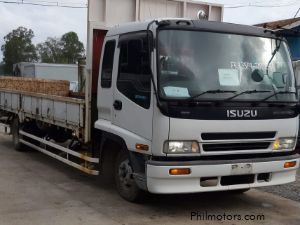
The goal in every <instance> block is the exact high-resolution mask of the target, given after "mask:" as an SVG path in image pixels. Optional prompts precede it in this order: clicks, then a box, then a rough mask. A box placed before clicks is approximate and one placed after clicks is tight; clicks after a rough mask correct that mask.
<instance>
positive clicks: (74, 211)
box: [0, 134, 300, 225]
mask: <svg viewBox="0 0 300 225" xmlns="http://www.w3.org/2000/svg"><path fill="white" fill-rule="evenodd" d="M0 156H1V157H0V225H27V224H28V225H29V224H30V225H43V224H47V225H48V224H49V225H50V224H51V225H69V224H70V225H83V224H86V225H94V224H95V225H96V224H97V225H102V224H103V225H106V224H107V225H114V224H134V225H142V224H143V225H148V224H149V225H150V224H151V225H155V224H164V225H168V224H172V225H176V224H180V225H181V224H185V225H188V224H268V225H269V224H272V225H279V224H289V225H299V224H300V203H299V202H296V201H292V200H289V199H285V198H282V197H279V196H276V195H273V194H269V193H266V192H262V191H258V190H251V191H249V192H247V193H246V194H243V195H230V194H224V193H223V194H214V193H203V194H197V195H171V196H163V195H159V196H158V195H150V196H149V197H148V198H147V199H146V202H145V203H144V204H133V203H128V202H126V201H125V200H123V199H122V198H120V197H119V196H118V194H117V193H116V191H115V189H114V187H113V186H111V185H107V184H103V183H102V182H101V180H99V179H98V178H97V177H91V176H88V175H85V174H83V173H81V172H80V171H77V170H75V169H73V168H70V167H68V166H67V165H64V164H62V163H60V162H58V161H56V160H55V159H52V158H49V157H48V156H45V155H43V154H41V153H39V152H35V151H30V152H26V153H20V152H16V151H14V150H13V148H12V144H11V137H9V136H6V135H2V134H0ZM192 212H194V213H198V215H200V216H201V215H203V217H205V216H204V215H206V214H209V215H214V216H218V218H217V220H208V219H205V218H204V220H197V219H196V218H195V217H194V218H193V220H191V213H192ZM224 213H225V217H224ZM220 215H221V216H220ZM234 215H240V216H241V219H243V220H238V217H235V220H234V219H233V216H234ZM245 215H250V216H251V215H252V218H254V217H255V220H247V221H246V220H245V218H244V216H245ZM260 215H263V217H264V218H263V220H261V219H258V218H257V217H258V216H260ZM260 218H261V217H260ZM198 219H201V218H198ZM202 219H203V218H202ZM218 219H220V220H218Z"/></svg>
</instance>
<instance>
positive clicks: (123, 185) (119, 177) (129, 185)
mask: <svg viewBox="0 0 300 225" xmlns="http://www.w3.org/2000/svg"><path fill="white" fill-rule="evenodd" d="M114 178H115V183H116V188H117V191H118V193H119V195H120V196H121V197H122V198H124V199H125V200H127V201H129V202H141V201H142V200H143V199H144V197H145V192H144V191H142V190H141V189H140V188H139V187H138V186H137V184H136V182H135V180H134V178H133V170H132V167H131V165H130V162H129V158H128V154H127V153H126V152H124V151H121V152H120V153H119V154H118V156H117V159H116V164H115V174H114Z"/></svg>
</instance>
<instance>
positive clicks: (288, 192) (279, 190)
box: [258, 168, 300, 202]
mask: <svg viewBox="0 0 300 225" xmlns="http://www.w3.org/2000/svg"><path fill="white" fill-rule="evenodd" d="M258 189H259V190H262V191H266V192H269V193H273V194H276V195H280V196H282V197H285V198H288V199H291V200H294V201H298V202H300V168H299V169H298V174H297V180H296V182H294V183H290V184H285V185H278V186H272V187H264V188H258Z"/></svg>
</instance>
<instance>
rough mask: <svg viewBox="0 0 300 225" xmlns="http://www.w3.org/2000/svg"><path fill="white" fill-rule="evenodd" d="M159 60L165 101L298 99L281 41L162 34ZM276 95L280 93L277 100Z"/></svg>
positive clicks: (190, 33)
mask: <svg viewBox="0 0 300 225" xmlns="http://www.w3.org/2000/svg"><path fill="white" fill-rule="evenodd" d="M158 60H159V62H158V66H159V69H158V83H159V93H160V97H162V98H164V99H183V98H184V99H193V97H196V99H197V100H208V99H209V100H211V99H218V100H223V99H231V100H232V101H235V100H251V101H259V100H263V99H267V100H266V101H296V98H297V97H296V95H295V92H296V89H295V80H294V75H293V70H292V65H291V61H290V56H289V51H288V48H287V45H286V43H285V41H281V40H279V39H271V38H264V37H254V36H245V35H235V34H224V33H212V32H200V31H186V30H185V31H182V30H161V31H160V32H159V34H158ZM243 92H244V93H243ZM274 93H278V94H275V95H273V96H271V95H272V94H274ZM233 96H234V97H233ZM268 96H271V97H269V98H268Z"/></svg>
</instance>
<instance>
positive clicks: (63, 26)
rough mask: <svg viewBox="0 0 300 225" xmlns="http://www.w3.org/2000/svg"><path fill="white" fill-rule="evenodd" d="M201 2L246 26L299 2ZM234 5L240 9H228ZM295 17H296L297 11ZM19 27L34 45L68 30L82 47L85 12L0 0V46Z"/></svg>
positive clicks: (287, 12)
mask: <svg viewBox="0 0 300 225" xmlns="http://www.w3.org/2000/svg"><path fill="white" fill-rule="evenodd" d="M6 1H15V2H19V1H22V0H6ZM153 1H155V0H153ZM24 2H31V3H43V4H48V3H49V4H53V3H51V2H58V3H59V4H60V5H62V4H64V5H69V6H76V7H78V6H79V7H81V6H84V5H85V4H86V2H87V0H24ZM202 2H215V3H220V4H224V6H225V9H224V21H225V22H233V23H239V24H247V25H253V24H257V23H261V22H266V21H273V20H279V19H287V18H292V17H294V15H295V14H296V12H297V10H298V9H299V7H300V0H202ZM254 5H257V6H254ZM236 6H243V7H238V8H230V7H236ZM244 6H246V7H244ZM258 6H260V7H258ZM266 6H267V7H266ZM298 16H299V17H300V12H299V14H298ZM19 26H24V27H26V28H30V29H32V30H33V31H34V34H35V37H34V39H33V42H34V44H37V43H40V42H43V41H44V40H46V38H47V37H61V36H62V35H63V34H64V33H66V32H69V31H75V32H76V33H77V34H78V36H79V39H80V40H81V41H82V42H83V43H84V44H86V30H87V9H86V8H59V7H42V6H36V5H24V4H7V3H3V2H1V0H0V46H1V45H2V44H3V43H4V41H3V37H4V36H5V35H6V34H7V33H9V32H10V31H12V30H13V29H16V28H17V27H19ZM1 61H2V52H1V51H0V62H1Z"/></svg>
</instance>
